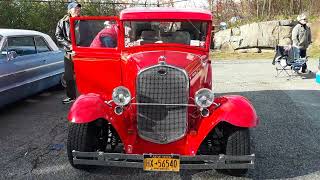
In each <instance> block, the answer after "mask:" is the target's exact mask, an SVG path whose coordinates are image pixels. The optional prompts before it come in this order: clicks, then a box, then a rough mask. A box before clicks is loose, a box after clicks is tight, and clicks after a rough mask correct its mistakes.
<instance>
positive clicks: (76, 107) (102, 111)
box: [68, 93, 128, 144]
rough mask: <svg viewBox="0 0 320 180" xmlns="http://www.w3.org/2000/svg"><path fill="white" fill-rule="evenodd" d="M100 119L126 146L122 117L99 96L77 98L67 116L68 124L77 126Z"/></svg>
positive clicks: (92, 94)
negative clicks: (107, 123) (110, 127)
mask: <svg viewBox="0 0 320 180" xmlns="http://www.w3.org/2000/svg"><path fill="white" fill-rule="evenodd" d="M101 118H102V119H105V120H106V121H108V122H109V123H111V125H112V126H113V128H115V130H116V131H117V133H118V135H119V136H120V139H121V141H122V142H123V143H125V144H126V143H127V138H126V136H128V134H127V124H126V123H125V121H123V119H124V117H123V115H120V116H119V115H116V114H115V113H114V111H113V107H110V106H108V105H107V104H106V103H105V102H104V100H103V99H102V97H101V96H100V95H98V94H94V93H89V94H84V95H81V96H79V97H78V98H77V100H76V101H75V102H74V103H73V105H72V107H71V109H70V112H69V114H68V120H69V122H72V123H77V124H84V123H90V122H93V121H95V120H97V119H101Z"/></svg>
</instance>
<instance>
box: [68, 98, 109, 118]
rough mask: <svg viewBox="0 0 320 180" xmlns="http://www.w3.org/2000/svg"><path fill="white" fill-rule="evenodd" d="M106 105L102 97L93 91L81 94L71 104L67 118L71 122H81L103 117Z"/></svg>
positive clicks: (105, 112)
mask: <svg viewBox="0 0 320 180" xmlns="http://www.w3.org/2000/svg"><path fill="white" fill-rule="evenodd" d="M107 109H110V107H108V106H107V105H106V104H105V103H104V101H103V99H102V98H101V97H100V96H99V95H98V94H94V93H90V94H85V95H81V96H79V97H78V98H77V100H76V101H75V102H74V103H73V105H72V106H71V109H70V111H69V114H68V120H69V121H70V122H72V123H77V124H83V123H89V122H92V121H95V120H97V119H99V118H104V117H105V116H106V114H107Z"/></svg>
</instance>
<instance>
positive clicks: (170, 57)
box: [127, 50, 201, 73]
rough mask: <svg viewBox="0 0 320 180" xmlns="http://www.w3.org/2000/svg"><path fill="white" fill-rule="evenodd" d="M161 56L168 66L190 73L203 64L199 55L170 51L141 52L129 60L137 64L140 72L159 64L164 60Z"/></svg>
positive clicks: (131, 56) (132, 55) (128, 58)
mask: <svg viewBox="0 0 320 180" xmlns="http://www.w3.org/2000/svg"><path fill="white" fill-rule="evenodd" d="M161 56H164V57H165V59H164V61H165V62H166V64H168V65H171V66H175V67H179V68H181V69H185V70H186V71H187V72H189V73H190V71H192V69H194V68H195V67H197V66H198V65H200V63H201V61H200V60H201V57H200V55H198V54H193V53H188V52H181V51H168V50H160V51H144V52H139V53H135V54H131V55H129V56H128V57H127V60H128V61H131V62H132V63H134V64H136V66H137V68H138V70H141V69H144V68H146V67H150V66H154V65H157V64H159V61H161V60H163V59H161V58H160V57H161Z"/></svg>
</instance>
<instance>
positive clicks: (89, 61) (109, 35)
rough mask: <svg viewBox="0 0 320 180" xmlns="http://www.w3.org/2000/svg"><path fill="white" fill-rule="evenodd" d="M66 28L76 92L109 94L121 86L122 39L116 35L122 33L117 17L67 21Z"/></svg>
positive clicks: (119, 35) (83, 18) (82, 18)
mask: <svg viewBox="0 0 320 180" xmlns="http://www.w3.org/2000/svg"><path fill="white" fill-rule="evenodd" d="M70 29H71V40H72V49H73V52H74V54H75V55H74V56H73V62H74V71H75V76H76V83H77V87H78V90H79V91H80V93H90V92H94V93H101V94H111V93H112V89H113V88H115V87H116V86H118V85H119V84H120V83H121V59H120V52H121V49H122V48H123V41H124V40H123V39H124V38H123V37H121V36H122V34H123V33H118V32H121V31H123V30H122V29H123V28H122V26H121V24H120V21H119V18H118V17H77V18H71V21H70ZM107 69H108V70H107ZM108 77H113V78H109V79H108ZM106 79H108V80H106Z"/></svg>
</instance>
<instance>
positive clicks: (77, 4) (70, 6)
mask: <svg viewBox="0 0 320 180" xmlns="http://www.w3.org/2000/svg"><path fill="white" fill-rule="evenodd" d="M76 7H81V4H79V3H76V2H71V3H69V4H68V10H70V9H72V8H76Z"/></svg>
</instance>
